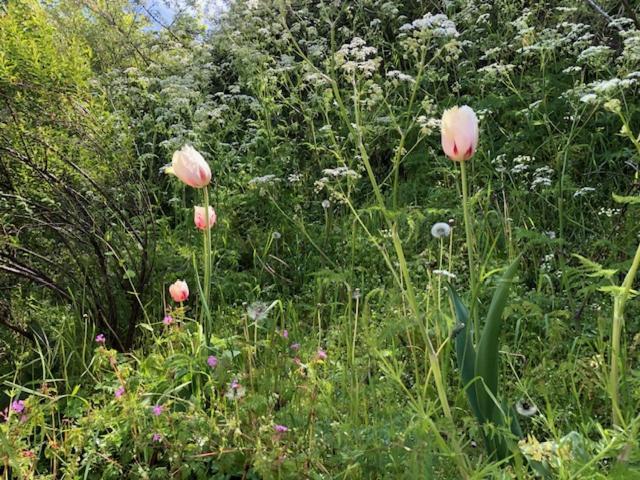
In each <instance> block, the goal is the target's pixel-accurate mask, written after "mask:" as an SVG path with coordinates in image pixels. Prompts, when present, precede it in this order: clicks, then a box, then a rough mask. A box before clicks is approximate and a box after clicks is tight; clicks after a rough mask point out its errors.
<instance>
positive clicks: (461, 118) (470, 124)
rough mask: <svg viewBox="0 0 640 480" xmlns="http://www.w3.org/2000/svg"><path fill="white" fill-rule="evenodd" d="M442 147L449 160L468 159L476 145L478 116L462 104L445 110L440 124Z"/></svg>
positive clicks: (460, 160)
mask: <svg viewBox="0 0 640 480" xmlns="http://www.w3.org/2000/svg"><path fill="white" fill-rule="evenodd" d="M440 132H441V138H442V149H443V150H444V153H445V154H446V155H447V157H449V158H450V159H451V160H453V161H455V162H464V161H465V160H469V159H470V158H471V157H472V156H473V154H474V153H475V152H476V148H477V147H478V117H477V116H476V114H475V112H474V111H473V110H472V109H471V107H468V106H467V105H463V106H462V107H453V108H450V109H448V110H445V111H444V113H443V114H442V124H441V126H440Z"/></svg>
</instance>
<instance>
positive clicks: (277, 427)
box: [273, 425, 289, 433]
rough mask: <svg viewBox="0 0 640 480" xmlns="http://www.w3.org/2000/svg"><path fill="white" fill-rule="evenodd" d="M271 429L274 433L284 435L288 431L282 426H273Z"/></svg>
mask: <svg viewBox="0 0 640 480" xmlns="http://www.w3.org/2000/svg"><path fill="white" fill-rule="evenodd" d="M273 429H274V430H275V431H276V433H285V432H288V431H289V428H288V427H286V426H284V425H274V426H273Z"/></svg>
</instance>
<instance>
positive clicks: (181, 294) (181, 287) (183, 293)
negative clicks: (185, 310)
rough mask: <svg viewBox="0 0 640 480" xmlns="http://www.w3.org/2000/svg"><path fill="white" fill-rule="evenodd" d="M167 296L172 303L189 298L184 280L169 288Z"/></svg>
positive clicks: (177, 281)
mask: <svg viewBox="0 0 640 480" xmlns="http://www.w3.org/2000/svg"><path fill="white" fill-rule="evenodd" d="M169 295H171V298H172V299H173V301H174V302H184V301H185V300H186V299H187V298H189V287H188V286H187V282H185V281H184V280H176V281H175V283H174V284H173V285H171V286H170V287H169Z"/></svg>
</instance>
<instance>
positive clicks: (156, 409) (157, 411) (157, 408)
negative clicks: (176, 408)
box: [152, 405, 164, 417]
mask: <svg viewBox="0 0 640 480" xmlns="http://www.w3.org/2000/svg"><path fill="white" fill-rule="evenodd" d="M152 410H153V414H154V415H155V416H156V417H158V416H160V415H162V412H163V411H164V407H163V406H162V405H154V407H153V409H152Z"/></svg>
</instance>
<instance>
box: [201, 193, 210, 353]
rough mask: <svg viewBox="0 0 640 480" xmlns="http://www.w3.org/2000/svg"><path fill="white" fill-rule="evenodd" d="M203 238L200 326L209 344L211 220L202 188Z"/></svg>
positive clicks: (206, 195) (207, 195) (207, 198)
mask: <svg viewBox="0 0 640 480" xmlns="http://www.w3.org/2000/svg"><path fill="white" fill-rule="evenodd" d="M203 196H204V212H205V213H204V219H205V220H204V226H205V228H204V231H203V234H204V238H203V242H202V243H203V249H204V251H203V254H204V255H203V259H202V261H203V262H204V282H203V283H204V295H203V298H202V317H201V318H202V326H203V330H204V336H205V343H206V344H207V345H208V344H209V336H210V335H211V313H210V312H209V291H210V288H211V224H210V221H211V218H210V215H209V189H208V187H204V189H203Z"/></svg>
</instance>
